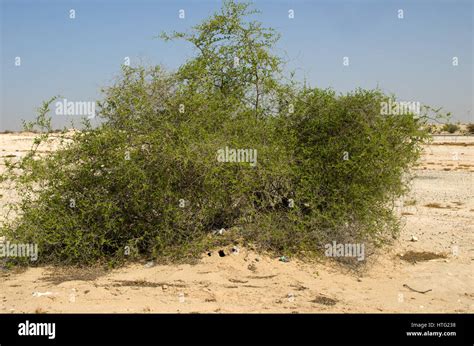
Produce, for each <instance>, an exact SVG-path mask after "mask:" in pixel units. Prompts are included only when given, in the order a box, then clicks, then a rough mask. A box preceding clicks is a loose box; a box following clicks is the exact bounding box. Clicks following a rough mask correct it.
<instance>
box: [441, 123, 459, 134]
mask: <svg viewBox="0 0 474 346" xmlns="http://www.w3.org/2000/svg"><path fill="white" fill-rule="evenodd" d="M443 131H447V132H449V133H455V132H456V131H459V126H458V125H456V124H444V126H443Z"/></svg>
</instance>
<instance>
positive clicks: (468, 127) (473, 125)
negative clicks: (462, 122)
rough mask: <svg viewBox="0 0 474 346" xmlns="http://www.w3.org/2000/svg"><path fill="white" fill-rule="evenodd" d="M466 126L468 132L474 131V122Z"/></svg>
mask: <svg viewBox="0 0 474 346" xmlns="http://www.w3.org/2000/svg"><path fill="white" fill-rule="evenodd" d="M466 128H467V132H468V133H474V124H473V123H470V124H467V126H466Z"/></svg>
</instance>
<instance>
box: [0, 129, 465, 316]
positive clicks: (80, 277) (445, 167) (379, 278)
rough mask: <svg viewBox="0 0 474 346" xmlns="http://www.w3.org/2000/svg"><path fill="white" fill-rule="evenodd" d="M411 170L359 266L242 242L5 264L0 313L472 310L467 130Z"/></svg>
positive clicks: (14, 143) (16, 151) (21, 140)
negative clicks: (169, 260)
mask: <svg viewBox="0 0 474 346" xmlns="http://www.w3.org/2000/svg"><path fill="white" fill-rule="evenodd" d="M0 144H1V152H0V155H1V156H7V155H16V156H19V155H23V154H24V153H25V151H26V150H27V149H28V148H29V147H30V145H31V136H28V135H24V134H3V135H0ZM45 150H47V149H45ZM1 167H2V169H3V166H1ZM415 173H416V178H415V179H414V181H413V186H412V191H411V193H410V194H409V195H408V196H406V197H405V198H404V200H403V201H400V203H399V206H398V208H397V212H398V213H399V214H400V215H401V217H402V221H403V223H404V227H403V231H402V233H401V236H400V238H399V239H398V240H397V241H396V242H395V243H394V244H393V245H392V246H390V247H386V248H384V249H381V250H379V251H377V253H376V254H373V255H372V256H370V257H369V258H368V259H367V265H365V267H364V268H363V269H360V270H357V271H354V270H349V269H347V268H344V267H341V266H339V265H337V264H336V263H334V262H331V261H311V262H302V261H298V260H293V259H290V262H288V263H285V262H281V261H279V260H278V258H272V257H269V256H265V255H262V254H256V253H255V252H253V251H251V250H249V249H241V250H240V252H239V253H238V254H232V253H229V252H228V255H227V256H225V257H220V256H219V255H218V254H217V252H213V253H212V254H211V256H208V255H204V256H203V258H202V260H201V261H200V262H199V263H198V264H196V265H167V266H164V265H156V266H155V265H143V264H133V265H129V266H126V267H123V268H120V269H117V270H113V271H111V272H107V273H104V272H100V271H99V270H94V269H89V270H65V269H58V268H51V267H41V268H30V269H27V270H26V271H23V272H19V273H13V272H11V271H10V272H9V271H5V270H4V271H0V313H5V312H7V313H8V312H12V313H21V312H38V313H41V312H136V313H146V312H193V313H210V312H283V313H290V312H291V313H297V312H299V313H304V312H460V313H462V312H471V313H472V312H474V278H473V275H474V270H473V269H474V232H473V228H474V222H473V217H474V201H473V195H474V194H473V192H474V191H473V189H474V188H473V185H474V184H473V183H474V178H473V177H474V137H460V136H457V137H453V136H439V137H436V138H435V141H434V142H433V144H432V145H429V146H427V147H426V148H425V154H424V156H423V159H422V160H421V162H420V165H419V167H417V169H416V170H415ZM0 193H1V197H0V203H1V206H2V208H1V209H4V208H3V206H4V204H5V203H6V202H7V201H8V200H11V199H12V198H14V193H13V192H11V191H9V190H8V189H7V188H6V186H3V187H2V190H1V191H0ZM3 212H4V211H3V210H2V213H3ZM2 215H4V214H2ZM2 215H0V217H3V216H2ZM413 237H415V238H416V241H412V240H413ZM410 251H416V252H430V253H435V254H441V255H444V256H445V257H444V258H437V259H433V260H423V261H417V262H415V263H412V262H409V261H406V260H404V258H408V255H409V254H410ZM414 290H416V291H420V292H424V291H427V290H429V291H428V292H426V293H419V292H416V291H414Z"/></svg>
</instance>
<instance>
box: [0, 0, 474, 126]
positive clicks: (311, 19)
mask: <svg viewBox="0 0 474 346" xmlns="http://www.w3.org/2000/svg"><path fill="white" fill-rule="evenodd" d="M0 3H1V7H0V11H1V12H0V13H1V18H0V20H1V54H0V57H1V64H2V69H1V75H0V86H1V99H0V102H1V109H0V112H1V114H0V130H5V129H10V130H18V129H20V128H21V119H26V120H28V119H32V118H33V116H34V112H35V109H36V108H37V107H38V106H39V105H40V104H41V102H42V101H43V100H46V99H49V98H50V97H51V96H53V95H61V96H63V97H64V98H67V99H68V100H71V101H95V100H98V99H100V97H101V96H100V95H101V94H100V88H101V87H105V86H107V85H111V83H113V81H114V78H116V77H117V76H118V75H119V71H120V64H122V63H123V61H124V57H126V56H128V57H130V59H131V65H137V64H139V63H140V62H142V63H145V64H162V65H164V66H165V67H166V68H168V69H171V70H172V69H175V68H177V67H178V66H179V65H180V64H181V63H183V62H184V61H185V60H186V59H187V58H189V57H191V56H193V54H194V51H193V50H192V47H191V46H190V45H189V44H187V43H185V42H173V43H165V42H162V41H161V40H159V39H156V38H154V37H155V36H156V35H158V34H159V33H160V32H162V31H171V30H178V31H180V30H186V29H188V28H190V27H191V26H192V25H194V24H197V23H199V22H200V21H201V20H203V19H204V18H206V17H208V16H209V15H210V14H212V13H213V12H214V11H216V10H217V9H218V8H219V7H220V5H221V2H220V1H209V0H206V1H205V0H193V1H191V0H185V1H184V0H182V1H164V0H163V1H161V0H116V1H113V0H81V1H70V0H63V1H60V0H16V1H13V0H0ZM254 7H255V8H257V9H259V10H261V11H262V13H261V14H260V15H258V16H256V17H255V19H258V20H260V21H262V22H263V23H264V25H265V26H270V27H273V28H275V29H276V30H277V31H279V32H280V33H281V35H282V37H281V40H280V41H279V43H278V46H277V47H276V50H275V53H277V54H280V55H282V56H283V57H284V58H285V59H287V60H288V70H295V71H296V77H297V79H298V80H301V81H302V80H303V79H305V78H306V80H307V82H308V83H309V84H310V85H312V86H317V87H323V88H326V87H332V88H333V89H335V90H336V91H338V92H347V91H350V90H353V89H354V88H357V87H363V88H375V87H377V86H379V87H380V88H381V89H382V90H384V91H386V92H387V93H394V94H396V95H397V96H398V97H399V99H401V100H406V101H419V102H421V103H425V104H429V105H432V106H435V107H443V109H445V110H446V111H450V112H452V113H453V119H454V120H461V121H471V122H474V120H473V111H474V109H473V85H472V84H473V79H474V74H473V50H474V48H473V46H474V45H473V2H472V1H471V0H460V1H457V0H451V1H447V0H443V1H441V0H431V1H429V0H409V1H390V0H387V1H375V0H373V1H370V0H358V1H356V0H339V1H338V0H332V1H329V0H326V1H321V0H313V1H303V0H296V1H289V0H287V1H280V0H273V1H269V0H262V1H258V0H257V1H254ZM70 9H74V10H75V12H76V18H75V19H70V18H69V10H70ZM180 9H184V10H185V12H186V18H185V19H184V20H183V19H179V18H178V11H179V10H180ZM289 9H293V10H294V13H295V18H294V19H289V18H288V10H289ZM399 9H403V11H404V19H399V18H398V13H397V11H398V10H399ZM17 56H19V57H21V66H15V57H17ZM344 56H347V57H349V62H350V65H349V66H346V67H345V66H343V64H342V59H343V57H344ZM455 56H456V57H458V59H459V65H458V66H453V65H452V58H453V57H455ZM69 119H71V118H67V117H66V116H57V115H53V120H54V124H55V125H56V126H63V125H64V124H66V123H68V122H69ZM74 119H75V120H76V121H79V117H76V118H74Z"/></svg>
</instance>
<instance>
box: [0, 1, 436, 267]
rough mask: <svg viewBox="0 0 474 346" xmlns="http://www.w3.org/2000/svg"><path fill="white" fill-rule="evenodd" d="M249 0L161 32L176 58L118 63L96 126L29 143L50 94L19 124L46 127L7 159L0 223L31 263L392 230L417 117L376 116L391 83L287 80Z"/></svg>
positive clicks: (309, 247)
mask: <svg viewBox="0 0 474 346" xmlns="http://www.w3.org/2000/svg"><path fill="white" fill-rule="evenodd" d="M251 14H253V12H252V11H250V10H249V6H248V5H247V4H235V3H232V2H227V3H226V4H225V6H224V8H223V9H222V11H221V12H220V13H216V14H215V15H214V16H212V17H211V18H210V19H208V20H206V21H205V22H203V23H202V24H200V25H198V26H197V27H195V28H194V30H193V31H192V32H191V33H173V34H170V35H167V34H163V35H162V36H163V38H165V39H167V40H170V39H185V40H187V41H188V42H191V43H192V44H194V45H195V47H196V52H197V56H196V57H195V58H193V59H191V60H190V61H188V62H186V63H185V64H184V65H183V66H182V67H181V68H180V69H179V70H178V71H176V72H174V73H169V72H166V71H164V70H163V69H162V68H160V67H152V68H145V67H125V66H124V67H123V73H122V76H121V77H120V79H119V80H118V81H117V82H116V84H114V85H113V86H111V87H108V88H106V89H105V90H104V98H103V101H102V102H100V104H99V112H98V113H99V116H100V117H101V120H102V121H101V123H100V125H99V126H96V127H92V126H90V125H89V124H88V123H87V122H85V124H84V126H85V127H84V129H83V130H81V131H77V132H74V133H73V134H71V133H70V132H68V133H65V134H63V135H62V138H63V140H64V143H63V145H62V147H61V149H59V150H57V151H55V152H53V153H51V154H49V155H47V156H43V157H39V156H38V155H37V152H36V148H37V146H38V145H39V144H40V143H42V142H44V141H48V140H49V139H48V138H49V133H48V132H49V130H50V129H51V126H50V119H49V118H48V113H49V111H50V108H51V105H52V104H53V103H54V101H55V99H52V100H50V101H48V102H45V104H44V105H43V107H42V108H41V109H40V110H39V116H38V119H37V121H36V122H35V123H34V124H31V126H33V127H34V128H35V129H37V130H41V131H42V133H43V134H42V135H40V136H38V139H37V140H36V141H35V145H34V147H33V148H32V151H31V153H30V154H29V155H27V156H26V157H25V158H24V159H22V160H21V161H19V162H13V161H12V162H9V163H8V168H9V170H8V172H7V174H6V175H5V176H4V179H8V180H11V181H12V182H13V183H14V184H15V186H16V188H17V189H18V191H19V192H20V195H21V197H22V200H21V202H20V203H17V204H15V205H14V206H13V207H14V209H15V210H16V217H15V218H13V219H11V218H10V219H9V220H6V221H5V223H4V225H3V227H2V229H1V230H0V233H2V234H3V235H5V236H6V237H7V239H8V240H9V241H11V242H20V243H36V244H38V246H39V251H40V256H39V262H40V263H41V262H43V263H66V264H75V263H80V264H87V263H94V262H97V261H104V260H106V261H109V262H110V263H117V262H121V261H123V260H124V259H125V258H129V259H136V258H142V257H156V258H161V259H172V260H181V259H188V258H192V257H196V256H197V255H199V254H200V253H201V251H203V250H204V249H205V248H207V247H210V246H213V245H214V244H216V243H218V242H220V243H225V242H232V241H237V240H238V241H243V242H251V243H253V244H254V245H255V246H257V247H259V248H260V249H262V250H270V251H274V252H276V253H279V254H298V253H301V252H302V251H306V252H310V253H319V252H320V250H321V249H322V248H323V246H324V244H326V243H327V242H331V241H333V240H335V241H338V242H355V241H358V242H368V243H371V244H378V243H380V242H381V241H383V240H386V239H389V238H391V237H392V236H394V235H395V234H396V231H397V219H396V218H395V216H394V214H393V212H392V207H393V202H394V200H395V199H397V198H398V197H399V196H401V195H402V194H403V193H404V192H405V189H406V173H407V172H408V170H409V169H410V167H411V166H412V165H413V164H414V163H415V162H416V160H417V158H418V156H419V153H420V144H421V143H423V141H424V140H426V139H427V132H426V131H424V130H421V128H423V125H425V119H426V117H424V116H420V115H417V116H415V115H414V114H411V113H410V114H405V115H381V114H380V113H381V112H380V107H381V103H382V102H388V100H389V99H392V100H393V98H392V97H389V96H386V95H384V94H383V93H381V92H380V91H378V90H372V91H367V90H356V91H354V92H352V93H349V94H346V95H338V94H336V93H335V92H334V91H332V90H321V89H317V88H309V87H306V86H304V87H302V86H299V85H297V84H296V83H294V82H292V81H291V80H290V81H288V80H287V79H285V77H284V76H283V74H282V68H281V64H282V61H281V60H280V59H279V58H276V57H274V56H272V55H271V48H272V46H273V44H274V43H275V42H276V39H277V36H276V34H275V33H274V32H273V31H272V30H270V29H265V28H262V27H261V24H260V23H258V22H245V21H244V20H245V18H246V17H247V16H249V15H251ZM236 57H237V58H238V59H236ZM226 148H227V149H249V151H248V152H247V154H248V153H249V152H252V153H257V156H256V157H253V158H254V159H256V160H255V162H254V163H255V164H252V162H250V161H249V160H247V161H245V162H222V161H223V160H219V153H222V152H225V150H226ZM246 158H247V159H248V158H249V157H248V156H246ZM222 228H225V229H226V230H230V231H229V232H227V234H224V236H215V235H213V231H215V230H218V229H222Z"/></svg>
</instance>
